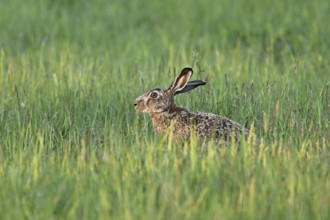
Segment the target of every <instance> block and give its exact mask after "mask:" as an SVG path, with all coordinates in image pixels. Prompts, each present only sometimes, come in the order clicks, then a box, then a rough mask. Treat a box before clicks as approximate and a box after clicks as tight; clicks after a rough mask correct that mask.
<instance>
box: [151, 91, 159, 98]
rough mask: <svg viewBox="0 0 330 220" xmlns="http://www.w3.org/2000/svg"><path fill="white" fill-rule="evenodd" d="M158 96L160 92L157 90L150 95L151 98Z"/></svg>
mask: <svg viewBox="0 0 330 220" xmlns="http://www.w3.org/2000/svg"><path fill="white" fill-rule="evenodd" d="M157 96H158V94H157V92H152V93H151V94H150V97H151V98H154V99H155V98H157Z"/></svg>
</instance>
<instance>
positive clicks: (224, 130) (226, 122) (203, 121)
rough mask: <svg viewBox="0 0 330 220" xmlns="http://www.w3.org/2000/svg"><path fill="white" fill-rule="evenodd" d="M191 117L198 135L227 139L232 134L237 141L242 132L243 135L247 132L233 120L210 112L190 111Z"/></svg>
mask: <svg viewBox="0 0 330 220" xmlns="http://www.w3.org/2000/svg"><path fill="white" fill-rule="evenodd" d="M191 119H192V121H193V122H194V128H195V129H194V130H195V132H196V134H197V135H198V136H205V137H207V138H211V137H213V138H216V139H224V140H225V141H227V140H230V139H231V138H232V136H233V135H234V137H235V140H236V141H238V140H239V139H240V136H241V135H242V133H244V136H245V137H246V136H248V134H249V131H248V130H247V129H246V128H244V127H243V126H241V125H240V124H238V123H236V122H234V121H233V120H230V119H228V118H226V117H221V116H219V115H215V114H212V113H203V112H191Z"/></svg>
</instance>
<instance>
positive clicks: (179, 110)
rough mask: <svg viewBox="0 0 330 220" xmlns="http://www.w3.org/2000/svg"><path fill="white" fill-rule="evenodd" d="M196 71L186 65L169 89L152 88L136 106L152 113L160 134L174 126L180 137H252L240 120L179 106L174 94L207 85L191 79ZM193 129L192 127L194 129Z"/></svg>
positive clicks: (236, 139) (156, 128)
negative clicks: (238, 121)
mask: <svg viewBox="0 0 330 220" xmlns="http://www.w3.org/2000/svg"><path fill="white" fill-rule="evenodd" d="M192 73H193V71H192V69H190V68H184V69H183V70H182V71H181V72H180V73H179V74H178V75H177V76H176V78H175V79H174V81H173V82H172V84H171V86H170V88H168V89H159V88H157V89H152V90H149V91H148V92H146V93H145V94H143V95H141V96H140V97H138V98H136V99H135V101H134V106H135V108H136V110H138V111H139V112H141V113H149V115H150V117H151V119H152V123H153V125H154V127H155V130H156V133H157V134H164V133H166V132H167V131H168V129H169V128H170V127H172V129H173V135H174V137H175V138H176V139H181V138H182V139H184V140H188V139H189V137H190V135H191V134H192V133H193V134H194V135H196V136H197V137H198V138H199V139H202V140H204V139H206V140H209V139H211V138H214V139H215V140H217V141H224V142H227V141H231V140H232V138H233V139H234V140H235V141H236V142H239V141H240V140H241V137H242V135H243V136H244V138H247V137H248V136H249V130H247V129H246V128H244V127H243V126H241V125H239V124H238V123H236V122H234V121H232V120H230V119H228V118H225V117H221V116H219V115H215V114H212V113H203V112H193V111H189V110H188V109H186V108H183V107H179V106H177V105H176V104H175V102H174V98H173V97H174V96H175V95H177V94H179V93H185V92H189V91H190V90H192V89H194V88H196V87H198V86H200V85H205V82H203V81H201V80H195V81H191V82H188V81H189V79H190V77H191V75H192ZM191 129H192V130H191Z"/></svg>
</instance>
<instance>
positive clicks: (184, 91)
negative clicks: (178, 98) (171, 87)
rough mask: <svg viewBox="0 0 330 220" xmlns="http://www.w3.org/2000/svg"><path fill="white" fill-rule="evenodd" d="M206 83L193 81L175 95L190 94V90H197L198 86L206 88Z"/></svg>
mask: <svg viewBox="0 0 330 220" xmlns="http://www.w3.org/2000/svg"><path fill="white" fill-rule="evenodd" d="M205 84H206V82H204V81H202V80H193V81H190V82H188V83H187V85H186V86H185V87H184V88H183V89H182V90H181V91H178V92H176V93H175V95H177V94H180V93H186V92H189V91H190V90H193V89H194V88H197V87H198V86H204V85H205Z"/></svg>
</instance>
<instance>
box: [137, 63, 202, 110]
mask: <svg viewBox="0 0 330 220" xmlns="http://www.w3.org/2000/svg"><path fill="white" fill-rule="evenodd" d="M192 74H193V70H192V69H191V68H184V69H183V70H182V71H181V72H180V73H179V74H178V75H177V76H176V77H175V79H174V81H173V82H172V84H171V86H170V87H169V88H168V89H159V88H156V89H151V90H149V91H148V92H146V93H144V94H143V95H141V96H139V97H138V98H136V99H135V101H134V106H135V109H136V110H138V111H139V112H141V113H161V112H167V111H169V109H170V108H171V107H172V106H174V105H175V104H174V99H173V97H174V96H175V95H177V94H180V93H186V92H189V91H190V90H192V89H194V88H196V87H198V86H201V85H205V82H203V81H201V80H194V81H190V82H188V81H189V79H190V77H191V75H192Z"/></svg>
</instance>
